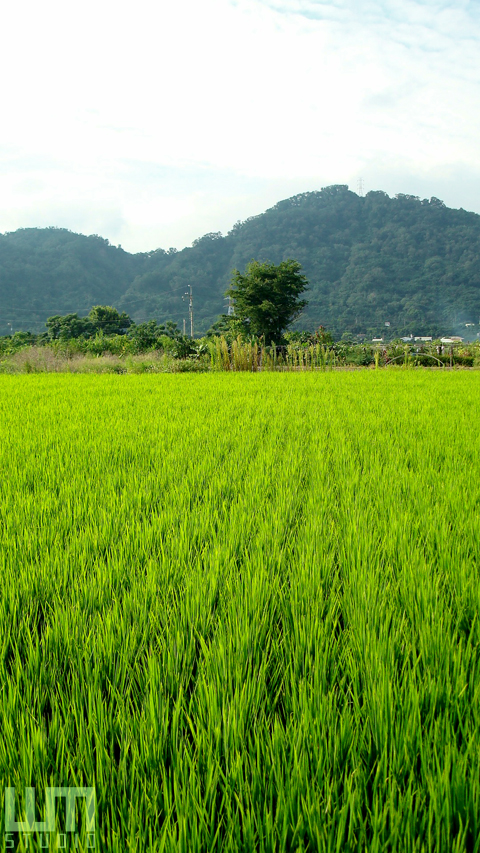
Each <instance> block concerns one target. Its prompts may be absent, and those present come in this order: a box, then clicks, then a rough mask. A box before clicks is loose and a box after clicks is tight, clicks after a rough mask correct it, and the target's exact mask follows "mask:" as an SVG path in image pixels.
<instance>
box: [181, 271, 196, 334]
mask: <svg viewBox="0 0 480 853" xmlns="http://www.w3.org/2000/svg"><path fill="white" fill-rule="evenodd" d="M186 296H188V316H189V317H190V337H191V338H193V291H192V285H191V284H189V285H188V290H187V291H186V292H185V294H184V295H183V296H182V299H183V300H184V301H185V297H186ZM183 334H185V320H184V321H183Z"/></svg>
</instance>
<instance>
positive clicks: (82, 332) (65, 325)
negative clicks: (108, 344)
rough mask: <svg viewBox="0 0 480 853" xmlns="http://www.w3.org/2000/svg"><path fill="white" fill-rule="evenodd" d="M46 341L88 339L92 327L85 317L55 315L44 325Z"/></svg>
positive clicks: (92, 331) (91, 332)
mask: <svg viewBox="0 0 480 853" xmlns="http://www.w3.org/2000/svg"><path fill="white" fill-rule="evenodd" d="M45 325H46V327H47V330H48V331H47V335H48V339H49V340H51V341H68V340H71V339H72V338H80V337H86V338H88V337H90V335H92V334H93V333H94V329H93V326H92V324H91V322H90V320H89V319H88V318H87V317H79V316H78V314H65V315H64V316H61V315H60V314H55V316H54V317H49V318H48V320H47V322H46V323H45Z"/></svg>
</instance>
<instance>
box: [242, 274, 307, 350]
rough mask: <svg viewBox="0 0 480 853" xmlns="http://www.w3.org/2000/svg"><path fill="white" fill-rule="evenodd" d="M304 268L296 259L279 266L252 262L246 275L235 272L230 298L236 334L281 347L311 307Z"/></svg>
mask: <svg viewBox="0 0 480 853" xmlns="http://www.w3.org/2000/svg"><path fill="white" fill-rule="evenodd" d="M300 270H301V264H299V263H298V261H294V260H292V259H289V260H286V261H281V262H280V263H279V264H278V265H275V264H272V263H269V262H265V263H259V262H258V261H251V263H250V264H248V266H247V268H246V271H245V273H244V274H242V273H240V272H239V271H238V270H234V272H233V276H232V282H231V285H230V287H229V289H228V290H227V295H228V296H229V297H231V298H232V299H233V303H234V312H235V313H234V316H233V317H232V318H231V324H232V327H233V329H234V330H235V331H237V332H238V333H240V334H243V335H245V336H247V337H249V336H253V337H254V338H262V339H263V340H264V341H265V343H267V344H272V343H277V344H280V343H281V342H282V340H283V334H284V332H285V330H286V329H287V328H288V326H290V325H291V323H292V322H293V320H295V318H296V317H298V315H299V314H300V312H301V311H302V309H303V308H304V307H305V305H306V304H307V303H306V301H305V300H301V299H300V296H301V294H302V293H303V292H304V291H305V290H306V289H307V287H308V283H307V280H306V278H305V276H304V275H302V274H301V272H300Z"/></svg>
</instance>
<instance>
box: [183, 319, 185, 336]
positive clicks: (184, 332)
mask: <svg viewBox="0 0 480 853" xmlns="http://www.w3.org/2000/svg"><path fill="white" fill-rule="evenodd" d="M183 337H185V317H184V318H183Z"/></svg>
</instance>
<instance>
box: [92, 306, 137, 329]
mask: <svg viewBox="0 0 480 853" xmlns="http://www.w3.org/2000/svg"><path fill="white" fill-rule="evenodd" d="M88 319H89V320H90V323H91V324H92V326H93V328H94V329H95V330H96V331H97V332H103V334H104V335H124V334H125V332H126V330H127V329H128V328H129V327H130V326H131V325H132V321H131V319H130V317H129V316H128V314H125V312H122V314H120V313H119V312H118V311H117V309H116V308H112V307H111V305H94V306H93V308H91V309H90V313H89V315H88Z"/></svg>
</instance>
